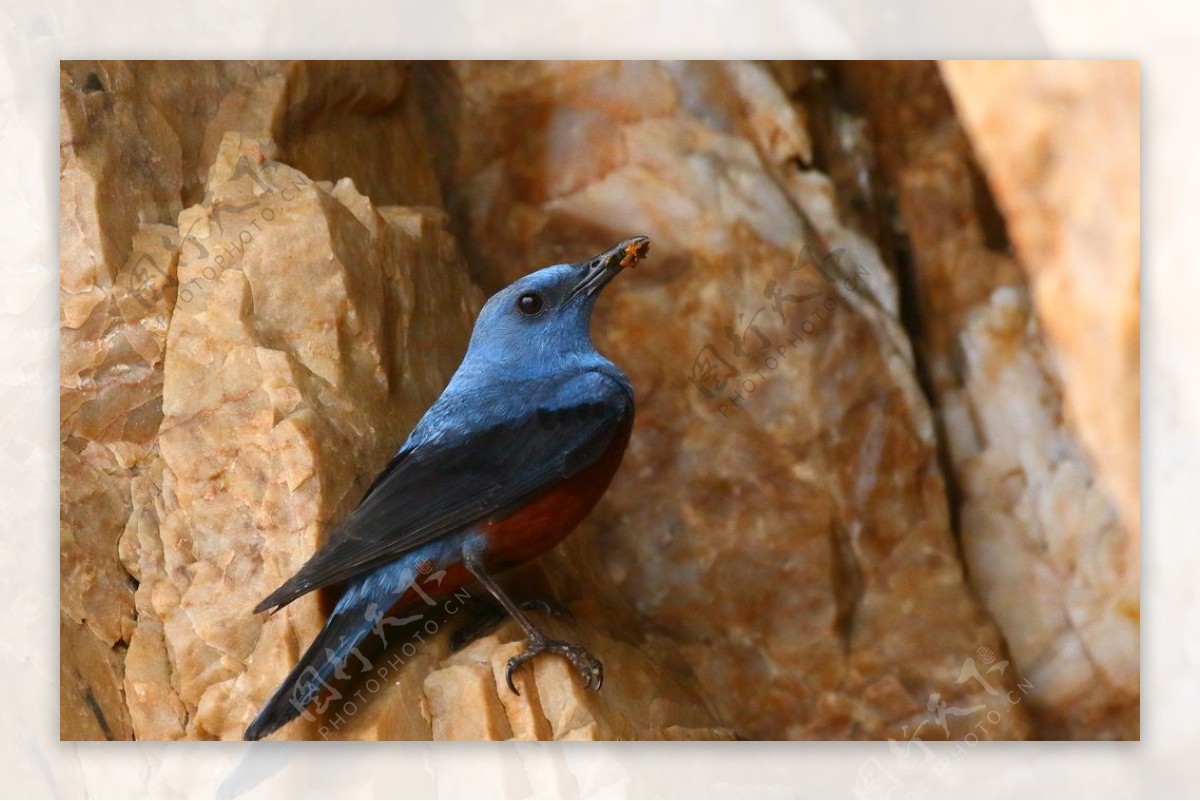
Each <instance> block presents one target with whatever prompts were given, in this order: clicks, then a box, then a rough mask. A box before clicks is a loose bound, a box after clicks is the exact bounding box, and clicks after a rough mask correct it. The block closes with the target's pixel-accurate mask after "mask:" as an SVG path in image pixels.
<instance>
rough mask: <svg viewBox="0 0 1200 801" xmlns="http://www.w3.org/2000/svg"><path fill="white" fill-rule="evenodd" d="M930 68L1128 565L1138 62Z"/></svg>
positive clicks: (1134, 465)
mask: <svg viewBox="0 0 1200 801" xmlns="http://www.w3.org/2000/svg"><path fill="white" fill-rule="evenodd" d="M942 73H943V74H944V75H945V78H946V83H947V85H948V87H949V89H950V91H951V94H952V95H953V97H954V104H955V106H956V108H957V109H958V111H959V113H960V114H961V115H962V119H963V124H964V125H965V127H966V129H967V131H968V132H969V133H970V135H971V142H972V144H973V145H974V147H975V149H976V151H977V152H978V154H979V158H980V161H981V162H982V163H983V165H984V167H985V168H986V171H987V176H988V181H989V183H990V185H991V186H992V188H993V190H994V191H995V193H996V199H997V201H998V203H999V204H1000V207H1001V209H1003V211H1004V216H1005V219H1006V220H1007V222H1008V227H1009V230H1010V231H1011V232H1012V237H1013V242H1014V244H1015V245H1016V248H1017V251H1018V253H1019V254H1020V256H1021V263H1022V265H1023V266H1024V267H1025V268H1026V269H1027V270H1028V271H1029V279H1030V285H1031V288H1032V290H1033V293H1034V297H1035V299H1036V301H1037V309H1038V316H1039V318H1040V320H1041V323H1042V325H1043V326H1044V327H1045V330H1046V333H1047V334H1048V336H1049V338H1050V340H1051V342H1052V343H1053V345H1054V347H1055V352H1056V353H1057V354H1058V361H1059V364H1060V367H1061V370H1062V373H1063V378H1064V395H1065V400H1066V403H1067V406H1068V412H1069V418H1070V420H1071V422H1072V424H1073V426H1074V427H1075V429H1076V430H1077V431H1078V436H1079V440H1080V442H1081V443H1082V444H1083V446H1084V447H1085V448H1086V450H1087V452H1088V454H1089V456H1090V457H1091V459H1092V460H1093V461H1094V462H1095V464H1096V467H1097V474H1098V476H1099V478H1100V479H1101V481H1102V482H1103V483H1104V484H1105V485H1106V487H1107V489H1108V492H1109V494H1111V495H1112V497H1113V498H1115V500H1116V502H1117V506H1118V509H1119V511H1120V514H1121V522H1122V525H1123V526H1124V527H1125V528H1126V529H1127V530H1129V531H1131V532H1133V534H1134V537H1133V538H1132V540H1130V541H1129V542H1130V543H1131V547H1130V548H1129V553H1128V558H1130V559H1132V560H1136V559H1137V542H1138V539H1137V534H1138V532H1139V530H1140V512H1141V505H1140V503H1139V499H1140V497H1141V496H1140V492H1139V485H1138V465H1139V441H1140V440H1139V436H1138V432H1139V428H1138V412H1139V408H1140V405H1139V399H1140V395H1139V390H1138V387H1139V380H1138V379H1139V377H1140V375H1141V371H1140V353H1139V352H1140V342H1141V340H1140V337H1139V336H1138V324H1139V320H1140V316H1141V315H1140V306H1139V302H1138V290H1139V287H1140V285H1141V281H1140V278H1141V270H1140V267H1141V256H1140V253H1141V228H1140V225H1139V220H1140V213H1141V191H1140V189H1141V182H1140V175H1141V173H1140V164H1141V158H1140V156H1141V137H1140V117H1139V113H1138V112H1139V108H1140V100H1141V93H1140V82H1139V74H1138V64H1137V62H1135V61H1124V62H1121V61H1107V62H1090V61H1089V62H1073V63H1071V64H1055V63H1053V62H1037V61H1005V62H995V61H984V62H960V61H949V62H946V63H944V64H943V65H942ZM1131 575H1133V576H1134V577H1136V575H1137V568H1136V562H1135V564H1134V567H1133V570H1132V573H1131ZM1135 587H1136V581H1135Z"/></svg>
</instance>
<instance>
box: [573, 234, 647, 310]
mask: <svg viewBox="0 0 1200 801" xmlns="http://www.w3.org/2000/svg"><path fill="white" fill-rule="evenodd" d="M649 252H650V238H649V237H646V236H635V237H633V238H632V239H626V240H625V241H623V242H619V243H617V244H616V245H615V246H613V247H612V248H609V249H608V250H606V251H604V252H603V253H601V254H600V255H599V256H596V257H595V258H593V259H589V260H588V261H583V262H579V263H578V264H577V265H575V266H576V267H578V268H579V269H580V271H581V272H582V274H583V277H582V278H580V280H579V283H578V284H576V285H575V287H574V288H573V289H572V290H571V294H570V296H568V298H567V299H568V300H570V299H571V298H574V297H575V296H576V295H578V294H580V293H586V294H588V295H594V294H596V293H597V292H599V291H600V290H601V289H603V288H604V286H605V285H606V284H607V283H608V282H609V281H611V280H612V279H613V276H615V275H616V274H617V273H619V272H621V270H624V269H625V268H626V267H634V266H636V265H637V263H638V261H640V260H641V259H644V258H646V254H647V253H649Z"/></svg>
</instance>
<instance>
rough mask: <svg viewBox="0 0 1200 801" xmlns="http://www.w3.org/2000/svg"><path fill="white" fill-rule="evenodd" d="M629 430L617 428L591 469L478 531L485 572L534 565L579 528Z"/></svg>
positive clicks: (609, 479)
mask: <svg viewBox="0 0 1200 801" xmlns="http://www.w3.org/2000/svg"><path fill="white" fill-rule="evenodd" d="M632 427H633V426H632V420H630V421H628V422H626V423H625V424H624V425H622V426H621V428H620V429H619V430H618V431H617V432H616V434H615V435H614V436H613V441H612V443H611V444H610V445H609V446H608V450H606V451H605V452H604V455H603V456H601V457H600V459H599V460H597V461H596V463H595V464H593V465H592V466H591V467H587V468H584V469H583V470H580V471H579V472H578V473H576V474H575V475H573V476H571V477H570V478H569V479H567V480H566V481H563V482H562V483H560V484H558V485H557V486H555V487H551V488H550V489H548V490H546V491H545V492H544V493H542V494H541V495H539V496H538V497H536V498H534V499H533V500H531V501H530V502H529V503H528V504H526V505H525V506H522V507H521V508H520V509H518V510H517V511H515V512H513V513H512V514H510V515H509V516H508V517H506V518H504V519H503V520H498V521H496V522H495V523H484V524H482V525H481V526H480V530H481V531H482V532H483V534H484V536H486V537H487V538H488V543H489V545H488V551H487V561H488V565H489V567H491V568H493V569H503V568H505V567H511V566H513V565H517V564H521V563H522V562H527V561H529V560H531V559H536V558H537V557H538V556H541V555H542V554H543V553H545V552H546V551H548V550H550V549H551V548H553V547H554V546H555V545H558V543H560V542H562V540H563V538H564V537H566V536H567V535H568V534H570V533H571V532H572V531H573V530H574V529H575V527H576V526H578V525H579V524H580V523H581V522H583V519H584V518H585V517H587V516H588V513H589V512H591V511H592V509H593V508H595V506H596V504H597V503H598V502H599V500H600V497H601V496H602V495H604V491H605V490H607V489H608V485H609V484H610V483H611V482H612V478H613V476H614V475H616V472H617V468H618V467H619V466H620V465H621V457H622V456H624V455H625V446H626V445H628V444H629V434H630V431H631V429H632Z"/></svg>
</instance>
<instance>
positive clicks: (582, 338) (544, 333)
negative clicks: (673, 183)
mask: <svg viewBox="0 0 1200 801" xmlns="http://www.w3.org/2000/svg"><path fill="white" fill-rule="evenodd" d="M649 247H650V240H649V239H648V238H646V237H644V236H638V237H634V238H632V239H627V240H625V241H623V242H621V243H619V244H618V245H616V246H615V247H613V248H611V249H610V250H608V251H606V252H604V253H602V254H600V255H599V256H596V257H595V258H593V259H590V260H587V261H583V262H579V263H575V264H557V265H554V266H552V267H546V268H544V269H542V270H538V271H537V272H535V273H532V274H530V275H527V276H525V277H524V278H521V279H519V280H517V281H515V282H514V283H512V284H510V285H509V286H507V287H505V288H504V289H502V290H500V291H499V292H497V293H496V294H495V295H493V296H492V297H491V298H490V299H489V300H488V302H487V303H486V304H485V305H484V307H483V310H482V311H481V312H480V313H479V319H478V320H476V321H475V330H474V331H473V333H472V335H471V342H470V345H469V346H468V348H467V354H466V356H465V357H464V358H463V361H462V364H461V365H459V368H458V370H457V371H456V372H455V373H454V376H453V377H452V378H451V379H450V383H449V384H448V385H447V386H446V389H445V390H444V391H443V392H442V394H441V396H440V397H439V398H438V399H437V401H435V402H434V404H433V405H432V406H431V407H429V409H428V411H426V412H425V415H424V416H423V417H422V418H421V420H420V422H418V423H417V425H416V427H415V428H414V429H413V430H412V433H411V434H410V435H409V437H408V440H407V441H406V442H405V443H404V445H403V446H402V447H401V448H400V450H399V452H397V453H396V455H395V456H394V457H393V458H392V460H391V461H390V462H389V463H388V465H387V466H386V467H385V468H384V469H383V472H381V473H380V474H379V476H378V477H377V478H376V479H375V481H374V483H373V484H372V485H371V487H370V489H368V490H367V493H366V495H365V496H364V497H363V499H362V501H361V502H360V503H359V505H358V507H357V508H356V509H355V510H354V511H353V512H352V513H351V514H350V516H349V517H348V518H347V519H346V521H345V522H343V523H342V524H341V525H340V526H339V527H337V528H336V529H335V530H334V531H333V533H332V534H331V535H330V537H329V541H328V542H327V543H326V544H325V545H324V546H323V547H322V548H320V549H319V550H318V551H317V552H316V553H315V554H314V555H313V557H312V558H311V559H309V560H308V562H307V563H306V564H305V565H304V566H303V567H302V568H300V570H299V571H298V572H297V573H296V575H294V576H292V578H290V579H288V580H287V581H286V582H285V583H284V584H283V585H282V586H281V587H279V589H277V590H275V592H273V593H271V594H270V595H269V596H267V598H266V599H264V600H263V601H262V603H260V604H259V605H258V606H257V607H256V608H255V612H264V611H267V610H276V609H279V608H280V607H283V606H286V605H287V604H289V603H291V602H292V601H294V600H295V599H297V598H299V597H301V596H302V595H305V594H306V593H309V592H312V591H313V590H316V589H319V588H321V587H327V586H330V585H334V584H343V583H344V584H345V587H346V588H345V591H344V592H343V593H342V595H341V598H340V599H339V600H338V602H337V604H336V606H335V607H334V609H333V612H332V614H331V615H330V617H329V620H328V621H327V622H326V624H325V627H324V628H323V629H322V630H321V632H320V633H319V634H318V635H317V638H316V639H315V640H314V641H313V643H312V644H311V645H310V646H309V648H308V650H307V651H306V652H305V653H304V656H302V657H301V658H300V661H299V663H298V664H297V665H296V666H295V668H294V669H293V670H292V672H291V673H290V674H289V675H288V676H287V678H286V679H284V681H283V683H282V684H281V685H280V686H279V688H278V689H277V690H276V691H275V693H274V695H272V696H271V698H270V700H268V701H267V703H266V705H265V706H264V707H263V709H262V710H261V711H260V712H259V713H258V715H257V717H255V719H254V721H253V722H252V723H251V724H250V726H249V727H248V728H247V729H246V732H245V739H247V740H258V739H260V738H262V737H265V736H267V735H269V734H271V733H272V732H274V731H275V730H277V729H278V728H280V727H281V726H283V725H285V724H287V723H288V722H290V721H291V720H293V719H294V718H296V717H297V716H298V715H300V714H301V713H302V712H303V711H304V710H305V708H306V707H307V706H308V705H309V704H310V703H312V702H313V701H314V700H315V699H316V698H317V697H318V695H319V694H320V692H321V689H322V687H323V686H325V685H326V683H327V682H328V680H329V678H330V676H331V675H333V674H334V673H335V672H337V671H338V670H339V668H340V667H341V665H342V664H343V662H344V661H345V660H346V658H347V657H348V655H349V654H350V653H351V652H353V651H354V649H355V648H356V647H357V645H358V643H359V642H360V641H361V640H362V639H363V638H364V637H365V636H366V635H367V634H368V633H369V632H370V631H371V630H372V629H373V628H375V627H376V626H377V625H378V620H379V613H378V610H384V611H386V610H388V609H391V608H403V607H405V606H407V605H409V604H412V603H415V602H417V601H418V597H417V592H418V591H417V590H416V588H415V586H414V582H413V579H414V577H415V576H417V575H418V573H419V571H420V572H428V571H429V570H430V569H433V570H437V571H439V572H440V573H442V576H441V579H442V580H441V581H440V582H439V584H438V585H437V587H436V589H435V592H434V593H433V594H437V595H446V594H448V593H450V592H453V591H454V590H457V589H460V588H462V587H464V586H466V585H469V584H471V583H473V582H478V583H479V584H481V585H482V586H483V587H484V588H485V589H486V590H487V591H488V592H489V593H491V595H492V596H494V597H495V599H496V601H498V602H499V604H500V605H501V606H502V607H503V609H504V611H505V612H507V613H508V614H509V615H511V616H512V617H513V619H515V620H516V621H517V623H518V624H520V626H521V628H522V629H523V630H524V632H525V636H526V639H527V644H526V647H525V650H524V651H522V652H521V653H520V654H518V655H517V656H515V657H513V658H512V659H510V660H509V662H508V665H507V672H506V680H507V683H508V686H509V688H510V689H511V690H512V691H513V692H516V691H517V690H516V686H515V685H514V684H513V680H512V676H513V671H515V670H517V669H518V668H519V667H520V666H521V665H523V664H524V663H526V662H528V661H529V660H530V659H533V658H534V657H535V656H537V655H539V654H542V653H546V652H550V653H555V654H559V655H561V656H563V657H565V658H566V659H567V660H569V661H570V662H571V664H572V665H573V666H574V667H575V669H576V670H577V671H578V672H579V674H580V676H581V677H582V678H583V681H584V684H585V685H586V686H588V687H592V688H594V689H597V690H598V689H599V688H600V685H601V683H602V681H603V666H602V665H601V663H600V661H599V660H598V659H596V658H595V657H593V656H592V655H591V654H590V653H588V651H587V650H586V649H584V648H583V647H582V646H580V645H577V644H573V643H567V642H562V641H559V640H553V639H551V638H550V637H548V636H546V635H545V634H543V633H542V632H541V631H540V630H539V629H538V628H537V627H536V626H534V624H533V623H532V622H531V621H530V620H529V618H528V616H526V614H525V613H524V611H523V610H522V605H521V604H518V603H517V602H515V601H514V600H513V599H512V598H510V597H509V595H508V594H507V593H506V592H505V591H504V590H503V589H502V588H501V587H500V585H499V584H498V583H497V582H496V579H495V575H496V574H497V573H500V572H502V571H504V570H506V569H508V568H511V567H515V566H517V565H520V564H523V563H525V562H528V561H530V560H532V559H534V558H536V557H538V556H540V555H541V554H543V553H545V552H546V551H548V550H550V549H551V548H553V547H554V546H555V545H557V544H558V543H559V542H561V541H562V539H563V538H564V537H565V536H566V535H567V534H569V533H570V532H571V531H572V530H573V529H574V528H575V527H576V526H577V525H578V524H579V523H580V521H582V520H583V519H584V518H585V517H586V516H587V514H588V513H589V512H590V511H591V510H592V508H593V507H594V506H595V505H596V503H597V502H598V501H599V500H600V497H601V496H602V495H603V494H604V491H605V490H606V489H607V488H608V485H609V482H610V481H611V480H612V477H613V475H614V474H615V473H616V470H617V467H618V465H619V464H620V462H621V457H622V456H623V455H624V452H625V446H626V445H627V444H628V442H629V434H630V431H631V430H632V428H633V410H634V403H633V388H632V386H631V385H630V383H629V379H628V378H627V377H626V375H625V373H623V372H622V371H621V370H620V368H618V367H617V366H616V365H614V364H613V363H612V362H610V361H609V360H608V359H606V358H604V357H603V356H601V355H600V354H599V353H598V352H597V351H596V349H595V347H594V346H593V345H592V340H591V335H590V333H589V327H590V322H591V315H592V309H593V307H594V306H595V303H596V298H597V297H598V295H599V293H600V290H601V289H603V288H604V287H605V286H606V285H607V284H608V282H609V281H611V280H612V279H613V277H614V276H615V275H617V273H619V272H620V271H621V270H622V269H624V268H626V267H632V266H634V265H636V264H637V262H638V260H639V259H642V258H644V257H645V256H646V254H647V252H648V251H649ZM427 589H428V588H427V587H423V588H422V589H421V590H420V592H427Z"/></svg>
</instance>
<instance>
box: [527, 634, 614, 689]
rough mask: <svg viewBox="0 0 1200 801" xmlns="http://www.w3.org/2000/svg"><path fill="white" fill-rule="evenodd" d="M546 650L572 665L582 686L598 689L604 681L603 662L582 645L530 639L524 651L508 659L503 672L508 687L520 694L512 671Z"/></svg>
mask: <svg viewBox="0 0 1200 801" xmlns="http://www.w3.org/2000/svg"><path fill="white" fill-rule="evenodd" d="M546 651H549V652H550V653H554V654H558V655H559V656H561V657H563V658H564V659H566V660H567V661H568V662H570V663H571V664H572V665H574V666H575V670H576V671H578V673H579V676H580V678H582V679H583V686H584V687H587V688H588V689H591V690H599V689H600V685H601V684H603V683H604V665H603V663H601V661H600V660H599V659H597V658H596V657H594V656H592V655H591V654H590V653H588V650H587V649H586V648H584V647H583V646H582V645H575V644H574V643H569V642H562V641H561V640H548V639H532V640H530V641H529V645H528V646H526V648H525V650H524V651H522V652H521V653H519V654H517V655H516V656H514V657H513V658H511V659H509V660H508V668H507V670H506V671H505V673H504V680H505V681H506V682H507V683H508V689H510V690H512V691H513V693H515V694H516V695H520V694H521V691H520V690H518V689H517V685H515V684H513V672H514V671H515V670H517V669H518V668H519V667H521V665H524V664H525V663H526V662H528V661H529V660H531V659H533V658H534V657H535V656H537V655H538V654H541V653H544V652H546Z"/></svg>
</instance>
